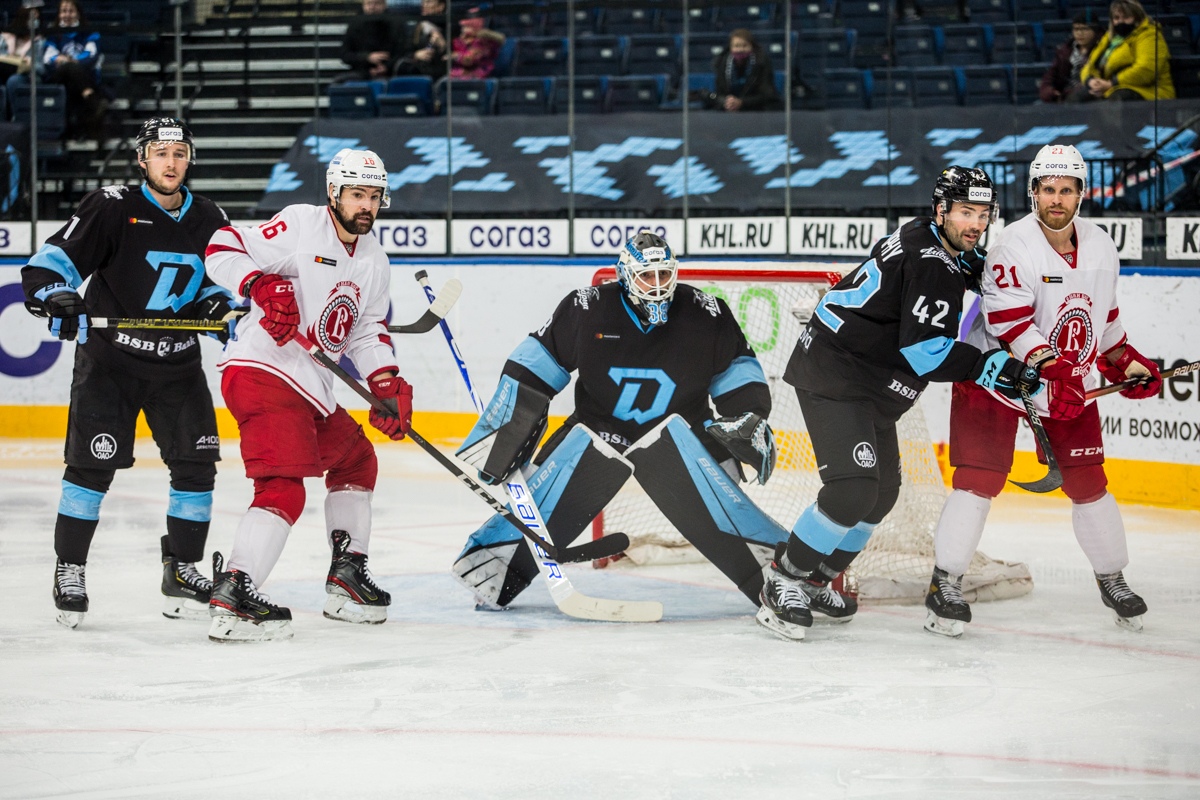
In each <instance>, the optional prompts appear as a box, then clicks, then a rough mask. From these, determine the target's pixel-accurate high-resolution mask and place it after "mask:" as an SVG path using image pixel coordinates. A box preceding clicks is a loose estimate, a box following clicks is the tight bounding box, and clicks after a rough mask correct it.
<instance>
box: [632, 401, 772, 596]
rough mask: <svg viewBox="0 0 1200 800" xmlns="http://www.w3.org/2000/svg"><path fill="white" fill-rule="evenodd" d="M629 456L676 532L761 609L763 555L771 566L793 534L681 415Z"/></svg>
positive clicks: (639, 443)
mask: <svg viewBox="0 0 1200 800" xmlns="http://www.w3.org/2000/svg"><path fill="white" fill-rule="evenodd" d="M625 457H626V458H628V459H629V460H630V461H632V462H633V465H634V467H635V470H636V471H635V472H634V478H635V479H636V480H637V482H638V483H639V484H641V486H642V488H643V489H645V490H646V494H647V495H649V496H650V499H651V500H653V501H654V504H655V505H656V506H658V508H659V510H660V511H662V513H663V515H664V516H665V517H666V518H667V519H668V520H670V522H671V524H672V525H674V526H675V528H676V530H678V531H679V532H680V533H681V534H682V535H683V536H684V538H686V539H687V540H688V541H689V542H691V543H692V544H693V545H695V547H696V549H697V550H699V551H700V553H701V554H702V555H703V556H704V557H705V558H707V559H708V560H709V561H711V562H712V563H713V564H714V565H715V566H716V567H717V569H719V570H721V572H723V573H724V574H725V576H726V577H728V578H729V579H730V580H732V581H733V582H734V584H736V585H737V587H738V589H740V590H741V591H742V593H743V594H745V595H746V596H747V597H749V598H750V600H751V601H752V602H754V603H755V604H756V605H757V604H758V603H759V593H760V592H761V590H762V586H763V564H764V563H765V561H764V556H765V559H766V561H769V560H770V558H771V556H772V555H773V553H774V551H775V545H776V544H778V543H779V542H783V541H786V540H787V537H788V532H787V531H786V530H784V528H783V527H782V526H781V525H779V523H777V522H775V520H773V519H771V518H770V517H769V516H767V514H766V513H765V512H764V511H763V510H762V509H760V508H759V507H758V506H756V505H754V503H753V501H751V500H750V498H749V497H747V496H746V493H745V492H743V491H742V490H741V488H740V487H739V486H737V484H736V483H735V482H734V481H733V480H731V479H730V477H729V475H728V474H727V473H726V472H725V470H723V469H722V468H721V466H720V464H718V463H717V460H716V459H715V458H714V457H713V456H712V455H711V454H710V453H709V452H708V450H707V449H706V448H705V447H704V445H703V444H701V443H700V440H699V439H697V438H696V435H695V434H694V433H693V432H692V430H691V429H690V428H689V427H688V425H687V423H686V422H684V421H683V419H682V418H681V417H679V416H678V415H676V414H673V415H671V416H670V417H668V418H667V419H666V420H664V421H663V422H662V423H661V424H659V425H658V426H657V427H655V428H654V429H653V430H651V431H650V432H649V433H647V434H646V435H645V436H643V437H642V438H641V439H639V440H638V441H637V442H635V443H634V444H633V446H631V447H630V448H629V449H628V450H626V451H625Z"/></svg>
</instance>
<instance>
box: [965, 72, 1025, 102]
mask: <svg viewBox="0 0 1200 800" xmlns="http://www.w3.org/2000/svg"><path fill="white" fill-rule="evenodd" d="M962 74H963V105H968V106H978V105H1007V104H1010V103H1012V102H1013V94H1012V85H1011V80H1012V78H1011V76H1010V75H1009V71H1008V67H1006V66H1004V65H1002V64H996V65H994V66H974V67H963V68H962Z"/></svg>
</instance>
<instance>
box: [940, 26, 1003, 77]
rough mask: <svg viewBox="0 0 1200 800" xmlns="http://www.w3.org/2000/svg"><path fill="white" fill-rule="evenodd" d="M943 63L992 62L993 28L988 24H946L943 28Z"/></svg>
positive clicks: (975, 64) (970, 65)
mask: <svg viewBox="0 0 1200 800" xmlns="http://www.w3.org/2000/svg"><path fill="white" fill-rule="evenodd" d="M942 37H943V39H942V64H944V65H945V66H948V67H973V66H984V65H986V64H989V63H991V60H992V59H991V55H992V29H991V28H990V27H988V26H986V25H946V26H944V27H943V28H942Z"/></svg>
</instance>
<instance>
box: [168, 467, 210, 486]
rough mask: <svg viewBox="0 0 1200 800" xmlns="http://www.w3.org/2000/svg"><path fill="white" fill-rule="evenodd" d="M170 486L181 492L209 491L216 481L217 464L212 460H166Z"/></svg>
mask: <svg viewBox="0 0 1200 800" xmlns="http://www.w3.org/2000/svg"><path fill="white" fill-rule="evenodd" d="M167 469H169V470H170V471H171V488H172V489H178V490H179V491H181V492H211V491H212V490H213V487H214V486H215V485H216V483H217V465H216V464H215V463H213V462H212V461H168V462H167Z"/></svg>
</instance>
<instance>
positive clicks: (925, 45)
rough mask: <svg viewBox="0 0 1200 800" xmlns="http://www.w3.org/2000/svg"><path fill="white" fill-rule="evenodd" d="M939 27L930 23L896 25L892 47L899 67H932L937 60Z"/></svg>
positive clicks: (939, 45)
mask: <svg viewBox="0 0 1200 800" xmlns="http://www.w3.org/2000/svg"><path fill="white" fill-rule="evenodd" d="M941 41H942V37H941V29H940V28H935V27H933V26H932V25H897V26H896V29H895V31H894V32H893V34H892V49H893V51H894V52H895V54H896V65H897V66H900V67H934V66H937V65H938V63H940V62H939V58H938V54H939V52H940V50H941Z"/></svg>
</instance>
